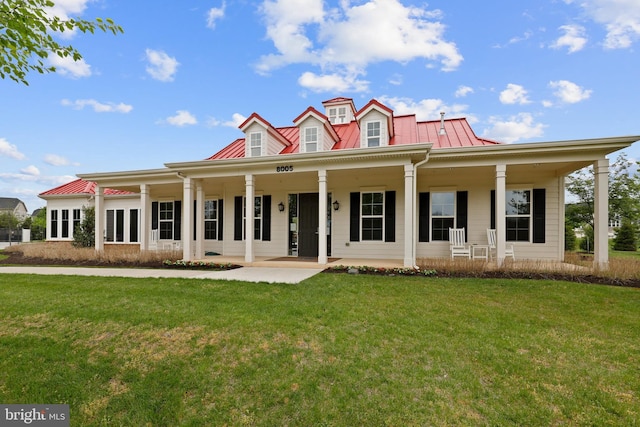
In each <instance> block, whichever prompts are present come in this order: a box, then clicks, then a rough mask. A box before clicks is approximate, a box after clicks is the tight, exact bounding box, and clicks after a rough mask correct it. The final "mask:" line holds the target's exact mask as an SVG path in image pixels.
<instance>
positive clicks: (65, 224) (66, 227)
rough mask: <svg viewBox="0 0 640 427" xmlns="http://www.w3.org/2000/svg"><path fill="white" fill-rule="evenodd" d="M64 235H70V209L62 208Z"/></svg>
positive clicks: (64, 236)
mask: <svg viewBox="0 0 640 427" xmlns="http://www.w3.org/2000/svg"><path fill="white" fill-rule="evenodd" d="M62 237H63V238H66V237H69V209H62Z"/></svg>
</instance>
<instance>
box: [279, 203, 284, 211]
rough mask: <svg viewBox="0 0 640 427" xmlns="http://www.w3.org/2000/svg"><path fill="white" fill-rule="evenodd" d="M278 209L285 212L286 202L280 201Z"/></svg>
mask: <svg viewBox="0 0 640 427" xmlns="http://www.w3.org/2000/svg"><path fill="white" fill-rule="evenodd" d="M278 210H279V211H280V212H284V203H282V202H280V203H278Z"/></svg>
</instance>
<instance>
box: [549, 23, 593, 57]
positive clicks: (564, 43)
mask: <svg viewBox="0 0 640 427" xmlns="http://www.w3.org/2000/svg"><path fill="white" fill-rule="evenodd" d="M559 29H560V31H563V32H564V34H563V35H562V36H560V37H559V38H558V39H557V40H556V41H555V42H554V43H553V44H552V45H551V47H552V48H554V49H562V48H563V47H566V48H568V50H569V53H574V52H578V51H580V50H582V49H583V48H584V46H585V45H586V44H587V38H586V36H585V28H584V27H583V26H582V25H563V26H561V27H560V28H559Z"/></svg>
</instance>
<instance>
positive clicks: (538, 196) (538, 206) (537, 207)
mask: <svg viewBox="0 0 640 427" xmlns="http://www.w3.org/2000/svg"><path fill="white" fill-rule="evenodd" d="M545 205H546V189H544V188H534V189H533V243H544V242H545V237H544V235H545V208H546V206H545Z"/></svg>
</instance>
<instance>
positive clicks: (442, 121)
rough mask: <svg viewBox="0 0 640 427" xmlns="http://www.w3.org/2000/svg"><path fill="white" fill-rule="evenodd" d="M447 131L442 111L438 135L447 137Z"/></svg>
mask: <svg viewBox="0 0 640 427" xmlns="http://www.w3.org/2000/svg"><path fill="white" fill-rule="evenodd" d="M446 134H447V131H445V130H444V111H440V132H438V135H446Z"/></svg>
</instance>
